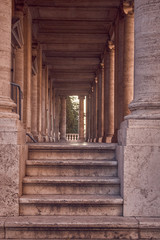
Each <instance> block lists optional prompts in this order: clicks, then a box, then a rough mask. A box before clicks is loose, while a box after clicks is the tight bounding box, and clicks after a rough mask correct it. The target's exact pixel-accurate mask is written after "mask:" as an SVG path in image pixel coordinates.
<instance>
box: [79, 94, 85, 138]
mask: <svg viewBox="0 0 160 240" xmlns="http://www.w3.org/2000/svg"><path fill="white" fill-rule="evenodd" d="M79 140H80V142H84V96H79Z"/></svg>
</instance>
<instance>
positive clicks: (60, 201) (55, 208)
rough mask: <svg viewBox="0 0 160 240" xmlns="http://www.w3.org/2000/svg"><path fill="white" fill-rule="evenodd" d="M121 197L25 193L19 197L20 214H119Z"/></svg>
mask: <svg viewBox="0 0 160 240" xmlns="http://www.w3.org/2000/svg"><path fill="white" fill-rule="evenodd" d="M122 203H123V199H122V198H121V197H120V196H106V195H26V196H22V197H21V198H20V215H23V216H28V215H29V216H30V215H33V216H37V215H48V216H50V215H68V216H69V215H92V216H95V215H100V216H102V215H105V216H121V215H122Z"/></svg>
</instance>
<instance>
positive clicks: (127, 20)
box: [123, 0, 134, 116]
mask: <svg viewBox="0 0 160 240" xmlns="http://www.w3.org/2000/svg"><path fill="white" fill-rule="evenodd" d="M123 11H124V14H125V17H124V59H123V61H124V62H123V116H127V115H128V114H129V113H130V111H129V108H128V104H129V103H130V102H131V101H132V100H133V82H134V13H133V7H132V6H129V5H128V1H127V0H125V1H124V3H123Z"/></svg>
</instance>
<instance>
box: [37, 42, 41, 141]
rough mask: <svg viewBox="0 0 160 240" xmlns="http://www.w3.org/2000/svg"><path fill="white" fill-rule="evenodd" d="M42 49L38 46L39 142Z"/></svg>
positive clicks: (39, 127)
mask: <svg viewBox="0 0 160 240" xmlns="http://www.w3.org/2000/svg"><path fill="white" fill-rule="evenodd" d="M41 88H42V49H41V46H40V45H39V46H38V104H37V105H38V106H37V107H38V115H37V123H38V141H39V142H41V140H42V139H41V128H42V119H41V114H42V92H41Z"/></svg>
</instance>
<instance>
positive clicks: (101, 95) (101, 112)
mask: <svg viewBox="0 0 160 240" xmlns="http://www.w3.org/2000/svg"><path fill="white" fill-rule="evenodd" d="M103 133H104V65H103V64H101V66H100V68H99V74H98V139H97V141H98V142H102V138H103Z"/></svg>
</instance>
